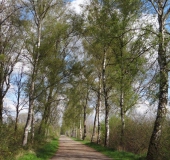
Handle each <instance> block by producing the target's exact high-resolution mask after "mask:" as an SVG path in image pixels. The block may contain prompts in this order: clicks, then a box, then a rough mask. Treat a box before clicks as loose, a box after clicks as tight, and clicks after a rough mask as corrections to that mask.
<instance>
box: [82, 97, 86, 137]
mask: <svg viewBox="0 0 170 160" xmlns="http://www.w3.org/2000/svg"><path fill="white" fill-rule="evenodd" d="M86 101H87V98H86ZM86 110H87V102H86V104H85V105H84V119H83V124H84V133H83V140H85V138H86V132H87V131H86V112H87V111H86Z"/></svg>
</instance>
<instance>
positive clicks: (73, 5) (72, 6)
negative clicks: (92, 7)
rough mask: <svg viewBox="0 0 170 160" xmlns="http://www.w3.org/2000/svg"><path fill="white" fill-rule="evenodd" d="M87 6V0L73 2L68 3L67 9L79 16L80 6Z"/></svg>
mask: <svg viewBox="0 0 170 160" xmlns="http://www.w3.org/2000/svg"><path fill="white" fill-rule="evenodd" d="M86 4H89V0H73V1H72V2H71V3H70V6H69V8H70V9H71V10H73V11H75V12H76V13H78V14H80V13H81V12H82V7H81V6H82V5H86Z"/></svg>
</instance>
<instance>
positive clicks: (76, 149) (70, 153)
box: [51, 135, 112, 160]
mask: <svg viewBox="0 0 170 160" xmlns="http://www.w3.org/2000/svg"><path fill="white" fill-rule="evenodd" d="M51 160H112V159H110V158H108V157H106V156H105V155H103V154H102V153H99V152H97V151H95V150H94V149H92V148H90V147H88V146H85V145H83V144H81V143H80V142H77V141H73V140H72V139H70V138H68V137H66V136H63V135H62V136H61V137H60V139H59V149H58V151H57V153H56V154H55V156H54V157H53V158H52V159H51Z"/></svg>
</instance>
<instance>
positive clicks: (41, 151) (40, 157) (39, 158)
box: [17, 138, 58, 160]
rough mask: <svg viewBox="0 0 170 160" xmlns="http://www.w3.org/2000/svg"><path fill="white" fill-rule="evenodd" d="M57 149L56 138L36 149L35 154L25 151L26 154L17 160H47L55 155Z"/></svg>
mask: <svg viewBox="0 0 170 160" xmlns="http://www.w3.org/2000/svg"><path fill="white" fill-rule="evenodd" d="M57 149H58V138H55V139H52V140H51V141H50V142H47V143H46V144H44V145H43V146H42V147H40V148H38V149H37V150H36V151H35V153H29V151H27V153H25V154H24V155H23V156H22V157H19V158H17V160H48V159H49V158H51V157H52V156H53V155H54V154H55V152H56V150H57Z"/></svg>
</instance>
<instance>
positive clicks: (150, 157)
mask: <svg viewBox="0 0 170 160" xmlns="http://www.w3.org/2000/svg"><path fill="white" fill-rule="evenodd" d="M148 2H149V3H150V4H151V6H152V8H153V9H154V13H155V14H156V15H157V18H158V28H159V29H158V34H157V36H158V37H157V38H158V39H157V44H158V51H157V53H158V64H159V95H158V99H159V100H158V101H159V102H158V109H157V116H156V120H155V124H154V129H153V132H152V136H151V139H150V144H149V148H148V153H147V160H157V159H159V149H160V148H159V147H160V146H159V145H160V139H161V136H162V129H163V125H164V120H165V118H166V114H167V102H168V51H167V47H168V44H169V41H167V40H166V37H167V34H169V32H168V29H167V28H166V23H167V21H168V19H169V18H170V17H169V15H170V10H169V8H170V3H169V1H168V0H158V1H155V0H148Z"/></svg>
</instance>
